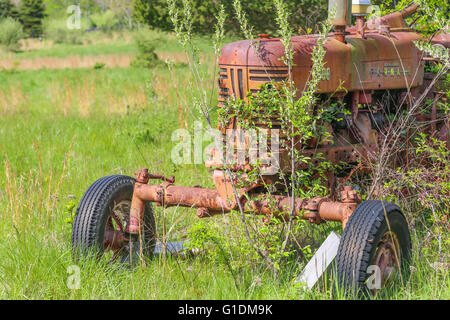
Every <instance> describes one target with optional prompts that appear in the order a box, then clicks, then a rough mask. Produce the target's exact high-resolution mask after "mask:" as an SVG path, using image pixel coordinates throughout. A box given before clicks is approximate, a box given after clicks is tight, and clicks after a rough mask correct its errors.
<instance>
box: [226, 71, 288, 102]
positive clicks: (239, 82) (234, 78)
mask: <svg viewBox="0 0 450 320" xmlns="http://www.w3.org/2000/svg"><path fill="white" fill-rule="evenodd" d="M287 78H288V69H287V68H273V67H272V68H248V67H239V66H221V68H220V70H219V105H224V104H225V102H226V101H227V99H228V98H229V97H231V96H232V95H234V96H235V97H236V98H239V99H243V100H246V97H247V93H248V92H251V93H252V94H257V93H258V91H259V89H260V87H261V85H263V84H264V83H267V82H271V81H276V82H278V81H284V80H286V79H287Z"/></svg>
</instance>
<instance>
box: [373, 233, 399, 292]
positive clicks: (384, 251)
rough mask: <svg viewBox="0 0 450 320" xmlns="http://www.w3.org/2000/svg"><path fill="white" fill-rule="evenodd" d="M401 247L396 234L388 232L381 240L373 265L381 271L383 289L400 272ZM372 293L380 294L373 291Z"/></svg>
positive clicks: (375, 290)
mask: <svg viewBox="0 0 450 320" xmlns="http://www.w3.org/2000/svg"><path fill="white" fill-rule="evenodd" d="M399 258H400V246H399V241H398V237H397V235H396V234H395V233H394V232H391V231H388V232H386V233H385V234H384V235H383V236H382V237H381V239H380V241H379V242H378V245H377V250H376V252H375V256H374V260H373V265H376V266H378V268H379V270H380V278H381V279H380V280H381V288H382V287H384V286H385V284H386V283H388V282H389V281H390V280H391V279H392V278H393V275H394V274H395V273H396V272H398V271H400V259H399ZM371 291H372V293H376V292H378V290H377V289H372V290H371Z"/></svg>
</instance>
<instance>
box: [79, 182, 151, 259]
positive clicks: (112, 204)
mask: <svg viewBox="0 0 450 320" xmlns="http://www.w3.org/2000/svg"><path fill="white" fill-rule="evenodd" d="M135 182H136V180H135V179H133V178H131V177H127V176H121V175H115V176H108V177H104V178H101V179H99V180H97V181H95V182H94V183H93V184H92V185H91V186H90V187H89V189H88V190H87V191H86V193H85V194H84V195H83V197H82V199H81V201H80V204H79V205H78V208H77V212H76V215H75V219H74V222H73V227H72V247H73V254H74V258H75V259H77V258H78V257H79V256H80V255H83V256H87V255H88V254H91V253H93V254H94V255H96V256H97V257H101V256H103V255H109V258H110V262H112V261H116V260H119V261H121V262H124V263H127V262H132V261H130V260H132V259H134V260H135V261H136V260H137V259H135V258H134V257H136V256H137V253H139V252H142V253H143V254H144V255H147V256H149V255H151V254H153V251H154V248H155V245H156V237H155V219H154V216H153V210H152V207H151V205H150V204H149V203H147V204H146V206H145V213H144V226H143V228H142V231H141V239H140V241H138V242H137V243H133V242H130V241H129V240H130V239H127V237H126V234H125V230H126V228H127V224H128V222H129V217H130V208H131V199H132V196H133V190H134V184H135ZM140 244H142V250H141V249H140Z"/></svg>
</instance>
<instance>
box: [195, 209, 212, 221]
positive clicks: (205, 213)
mask: <svg viewBox="0 0 450 320" xmlns="http://www.w3.org/2000/svg"><path fill="white" fill-rule="evenodd" d="M208 216H210V214H209V211H208V209H206V208H198V209H197V217H199V218H200V219H203V218H206V217H208Z"/></svg>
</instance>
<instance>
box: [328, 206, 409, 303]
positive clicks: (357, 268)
mask: <svg viewBox="0 0 450 320" xmlns="http://www.w3.org/2000/svg"><path fill="white" fill-rule="evenodd" d="M394 234H395V237H396V238H395V237H394V236H393V235H394ZM386 235H387V237H388V238H391V239H394V238H395V241H394V240H392V243H396V245H395V246H394V247H396V248H397V249H396V250H395V252H398V251H400V252H399V253H397V254H395V256H398V257H399V259H398V260H396V261H398V262H399V264H400V268H399V269H400V272H403V271H405V270H407V269H408V268H407V266H408V263H409V259H410V254H411V239H410V235H409V230H408V224H407V222H406V219H405V217H404V215H403V213H402V212H401V210H400V208H399V207H398V206H396V205H394V204H391V203H388V202H382V201H377V200H369V201H365V202H363V203H361V204H360V205H359V206H358V207H357V208H356V210H355V212H353V214H352V215H351V217H350V219H349V220H348V222H347V224H346V226H345V230H344V232H343V234H342V237H341V241H340V244H339V249H338V253H337V257H336V265H337V277H338V278H337V283H338V285H339V288H340V289H343V290H344V292H345V293H346V294H352V295H356V296H357V297H367V296H368V295H370V293H373V292H371V290H369V288H368V286H367V285H366V281H367V279H368V278H369V276H370V274H369V273H368V272H367V271H368V270H367V269H368V267H369V266H371V265H373V264H374V263H375V261H374V260H377V259H378V256H379V255H380V254H381V251H378V250H381V249H380V247H381V246H384V245H385V244H384V243H385V242H384V241H385V240H383V239H386ZM377 252H378V253H377ZM375 258H377V259H375ZM398 262H397V263H396V265H398Z"/></svg>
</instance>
